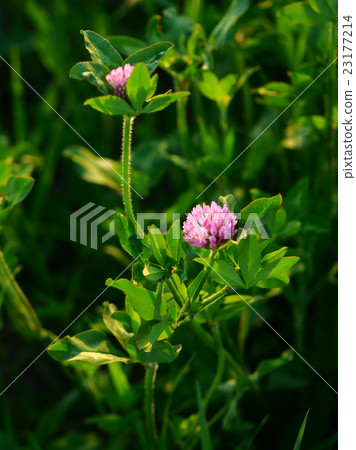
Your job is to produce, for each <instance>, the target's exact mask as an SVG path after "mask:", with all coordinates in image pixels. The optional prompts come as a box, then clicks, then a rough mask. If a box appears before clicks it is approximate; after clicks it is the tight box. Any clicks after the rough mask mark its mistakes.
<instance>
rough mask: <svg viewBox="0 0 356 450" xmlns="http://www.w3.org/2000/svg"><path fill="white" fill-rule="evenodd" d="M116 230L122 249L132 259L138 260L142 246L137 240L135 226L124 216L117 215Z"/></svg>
mask: <svg viewBox="0 0 356 450" xmlns="http://www.w3.org/2000/svg"><path fill="white" fill-rule="evenodd" d="M117 228H118V232H119V240H120V244H121V246H122V248H123V249H124V250H125V251H126V252H127V253H128V254H129V255H131V256H132V257H133V258H138V257H139V256H140V254H141V252H142V245H141V241H140V239H138V238H137V229H136V226H135V225H134V224H133V223H132V222H131V221H130V220H129V219H128V218H127V217H126V216H124V215H123V214H121V213H118V214H117Z"/></svg>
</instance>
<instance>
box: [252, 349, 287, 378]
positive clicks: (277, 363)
mask: <svg viewBox="0 0 356 450" xmlns="http://www.w3.org/2000/svg"><path fill="white" fill-rule="evenodd" d="M293 355H294V353H293V351H292V350H287V351H285V352H284V353H283V354H282V356H280V357H279V358H272V359H264V360H263V361H261V362H260V363H259V365H258V367H257V370H256V372H255V374H254V376H255V377H257V378H258V379H259V380H261V378H263V377H265V376H266V375H268V374H269V373H271V372H273V371H275V370H276V369H279V368H280V367H282V366H284V365H285V364H287V363H289V362H291V361H293Z"/></svg>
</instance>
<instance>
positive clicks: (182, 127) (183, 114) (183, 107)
mask: <svg viewBox="0 0 356 450" xmlns="http://www.w3.org/2000/svg"><path fill="white" fill-rule="evenodd" d="M176 88H177V90H179V89H180V88H181V86H179V83H176ZM176 103H177V126H178V132H179V137H180V143H181V146H182V151H183V156H184V158H185V159H187V160H189V159H191V158H190V154H189V129H188V121H187V105H188V97H184V98H179V99H178V100H177V102H176Z"/></svg>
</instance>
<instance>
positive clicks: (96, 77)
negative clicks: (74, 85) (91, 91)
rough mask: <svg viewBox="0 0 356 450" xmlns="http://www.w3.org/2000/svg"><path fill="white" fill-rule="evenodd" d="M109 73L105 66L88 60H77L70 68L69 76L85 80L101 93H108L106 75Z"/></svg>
mask: <svg viewBox="0 0 356 450" xmlns="http://www.w3.org/2000/svg"><path fill="white" fill-rule="evenodd" d="M109 73H110V71H109V69H108V68H107V67H106V66H103V65H101V64H97V63H93V62H90V61H84V62H79V63H77V64H76V65H75V66H73V67H72V68H71V69H70V72H69V76H70V77H71V78H73V79H74V80H86V81H89V83H90V84H93V85H94V86H95V87H97V88H98V89H99V91H100V92H102V93H103V94H107V93H108V84H107V82H106V79H105V77H106V75H108V74H109Z"/></svg>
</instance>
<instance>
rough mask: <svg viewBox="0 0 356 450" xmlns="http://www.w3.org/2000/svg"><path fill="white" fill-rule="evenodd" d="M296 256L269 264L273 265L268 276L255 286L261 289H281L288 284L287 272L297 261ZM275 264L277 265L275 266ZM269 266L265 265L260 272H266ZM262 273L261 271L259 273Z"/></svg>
mask: <svg viewBox="0 0 356 450" xmlns="http://www.w3.org/2000/svg"><path fill="white" fill-rule="evenodd" d="M299 259H300V258H299V257H298V256H286V257H284V258H282V259H280V260H278V261H274V262H272V263H271V265H273V267H272V270H271V271H270V272H269V274H268V275H267V276H266V277H265V278H264V279H263V280H262V281H259V282H258V283H257V286H259V287H263V288H267V289H269V288H273V287H282V286H285V285H287V284H288V283H289V277H288V274H287V272H288V270H289V269H290V268H291V267H293V266H294V264H296V263H297V262H298V261H299ZM276 262H277V264H276ZM268 267H269V265H267V266H266V267H265V268H264V269H262V270H267V269H268ZM261 272H262V271H261Z"/></svg>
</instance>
